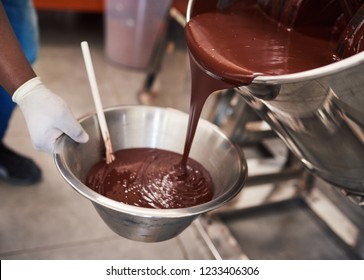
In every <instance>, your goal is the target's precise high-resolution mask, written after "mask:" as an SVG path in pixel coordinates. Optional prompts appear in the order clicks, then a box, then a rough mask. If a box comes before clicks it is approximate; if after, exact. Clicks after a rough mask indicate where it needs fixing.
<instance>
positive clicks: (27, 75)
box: [0, 1, 36, 95]
mask: <svg viewBox="0 0 364 280" xmlns="http://www.w3.org/2000/svg"><path fill="white" fill-rule="evenodd" d="M35 76H36V74H35V73H34V71H33V69H32V67H31V65H30V63H29V62H28V60H27V58H26V57H25V54H24V53H23V51H22V49H21V47H20V44H19V42H18V40H17V38H16V36H15V34H14V31H13V29H12V27H11V25H10V22H9V20H8V17H7V16H6V13H5V10H4V7H3V4H2V2H1V1H0V85H1V86H2V87H3V88H5V90H6V91H7V92H9V94H11V95H12V94H13V93H14V92H15V90H16V89H17V88H18V87H20V86H21V85H22V84H24V83H25V82H26V81H28V80H29V79H31V78H33V77H35Z"/></svg>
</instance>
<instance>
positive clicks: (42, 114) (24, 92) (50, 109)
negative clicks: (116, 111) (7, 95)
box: [13, 77, 88, 153]
mask: <svg viewBox="0 0 364 280" xmlns="http://www.w3.org/2000/svg"><path fill="white" fill-rule="evenodd" d="M13 101H14V102H15V103H17V104H18V105H19V107H20V109H21V111H22V113H23V115H24V117H25V121H26V123H27V126H28V130H29V133H30V137H31V139H32V143H33V146H34V148H35V149H37V150H39V151H44V152H48V153H53V150H54V144H55V141H56V139H57V138H58V137H59V136H60V135H62V134H63V133H65V134H67V135H68V136H70V137H71V138H72V139H73V140H75V141H77V142H81V143H85V142H87V141H88V135H87V133H86V132H85V131H84V130H83V128H82V127H81V125H80V124H79V123H78V122H77V120H76V119H75V118H74V117H73V115H72V113H71V111H70V110H69V109H68V106H67V104H66V103H65V102H64V101H63V100H62V99H61V98H60V97H59V96H57V95H56V94H54V93H53V92H51V91H50V90H49V89H48V88H47V87H46V86H45V85H44V84H43V83H42V82H41V80H40V78H39V77H35V78H33V79H30V80H29V81H27V82H26V83H24V84H23V85H22V86H20V87H19V88H18V89H17V90H16V91H15V93H14V95H13Z"/></svg>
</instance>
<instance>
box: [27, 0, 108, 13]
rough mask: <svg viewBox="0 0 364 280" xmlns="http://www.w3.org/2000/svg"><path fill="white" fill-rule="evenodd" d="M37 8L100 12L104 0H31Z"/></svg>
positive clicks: (102, 9) (102, 8)
mask: <svg viewBox="0 0 364 280" xmlns="http://www.w3.org/2000/svg"><path fill="white" fill-rule="evenodd" d="M33 3H34V6H35V8H36V9H38V10H59V11H62V10H63V11H79V12H94V13H102V12H103V11H104V0H33Z"/></svg>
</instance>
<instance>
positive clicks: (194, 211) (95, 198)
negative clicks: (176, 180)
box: [53, 105, 248, 218]
mask: <svg viewBox="0 0 364 280" xmlns="http://www.w3.org/2000/svg"><path fill="white" fill-rule="evenodd" d="M120 109H123V110H125V109H134V110H135V109H148V110H162V111H174V112H177V113H179V114H183V115H186V116H188V114H187V113H185V112H182V111H180V110H177V109H174V108H168V107H157V106H149V105H118V106H111V107H107V108H104V111H105V112H109V111H113V110H120ZM92 117H96V113H90V114H87V115H85V116H83V117H81V118H80V119H79V122H82V121H84V120H86V119H89V118H92ZM199 122H201V123H204V125H207V126H209V127H211V129H213V130H214V131H215V132H216V133H218V134H219V135H220V136H221V137H223V138H224V139H225V140H226V141H228V142H229V144H230V145H231V146H232V147H233V148H234V149H235V150H236V152H237V153H238V156H239V159H240V162H239V165H240V170H241V172H240V174H239V176H238V178H237V180H236V182H235V184H234V186H232V187H231V188H230V189H229V190H228V191H226V192H224V193H223V194H222V195H221V196H219V197H216V198H214V199H212V200H210V201H208V202H205V203H202V204H199V205H196V206H192V207H187V208H175V209H156V208H145V207H139V206H133V205H128V204H125V203H122V202H118V201H115V200H112V199H110V198H107V197H105V196H103V195H101V194H99V193H97V192H95V191H93V190H92V189H90V188H89V187H87V186H86V185H85V184H83V183H82V182H81V181H80V180H78V179H77V178H76V176H74V175H73V173H72V172H71V171H70V170H69V168H68V166H67V163H66V161H65V158H64V156H63V155H62V153H61V151H62V149H63V146H64V145H65V142H66V141H73V140H72V139H71V138H70V137H69V136H67V135H65V134H63V135H61V136H60V137H58V139H57V140H56V142H55V149H54V152H53V160H54V162H55V165H56V167H57V169H58V171H59V173H60V174H61V176H62V177H63V179H64V180H65V181H66V182H67V183H68V184H69V185H70V186H71V187H72V188H73V189H74V190H75V191H76V192H78V193H79V194H81V195H82V196H84V197H85V198H87V199H88V200H90V201H91V202H92V203H96V204H98V205H99V206H100V205H101V206H104V207H106V208H108V209H113V210H115V211H117V212H121V213H124V214H129V215H133V216H138V217H162V218H178V217H189V216H194V215H198V214H201V213H204V212H208V211H211V210H213V209H216V208H218V207H220V206H222V205H224V204H226V203H227V202H228V201H230V200H231V199H232V198H234V197H235V196H236V195H237V194H238V193H239V192H240V191H241V189H242V188H243V187H244V185H245V181H246V178H247V173H248V166H247V161H246V158H245V155H244V153H243V152H242V151H241V149H239V148H238V147H237V146H236V145H235V144H234V143H233V142H232V141H231V140H230V139H229V138H228V137H227V136H226V135H225V134H224V133H222V131H221V130H220V129H219V128H218V127H217V126H216V125H214V124H212V123H211V122H209V121H207V120H204V119H200V120H199Z"/></svg>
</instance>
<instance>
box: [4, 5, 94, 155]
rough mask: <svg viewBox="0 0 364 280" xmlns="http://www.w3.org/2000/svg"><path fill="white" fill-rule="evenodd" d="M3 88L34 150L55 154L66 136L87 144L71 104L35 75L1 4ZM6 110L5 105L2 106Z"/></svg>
mask: <svg viewBox="0 0 364 280" xmlns="http://www.w3.org/2000/svg"><path fill="white" fill-rule="evenodd" d="M0 85H1V86H2V87H3V88H4V89H5V90H6V91H7V92H8V93H9V94H10V95H12V99H13V101H14V102H15V103H17V104H18V105H19V107H20V109H21V111H22V113H23V115H24V118H25V121H26V123H27V126H28V130H29V133H30V137H31V139H32V143H33V146H34V147H35V148H36V149H37V150H39V151H45V152H48V153H52V152H53V150H54V145H55V142H56V140H57V138H58V137H59V136H60V135H62V134H63V133H65V134H67V135H68V136H70V137H71V138H72V139H73V140H75V141H77V142H86V141H87V140H88V135H87V133H86V132H85V131H84V130H83V128H82V127H81V125H80V124H79V123H78V122H77V120H76V119H75V118H74V117H73V115H72V113H71V111H70V110H69V109H68V106H67V104H66V103H65V102H64V101H63V99H61V98H60V97H59V96H57V95H56V94H54V93H53V92H52V91H51V90H49V89H48V88H47V87H46V86H45V85H44V84H43V83H42V82H41V80H40V78H39V77H37V75H36V74H35V73H34V71H33V69H32V66H31V65H30V63H29V62H28V60H27V58H26V57H25V54H24V53H23V50H22V49H21V46H20V44H19V42H18V40H17V38H16V36H15V34H14V31H13V29H12V27H11V25H10V23H9V20H8V17H7V15H6V13H5V10H4V7H3V5H2V2H1V1H0ZM0 106H2V104H0Z"/></svg>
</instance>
